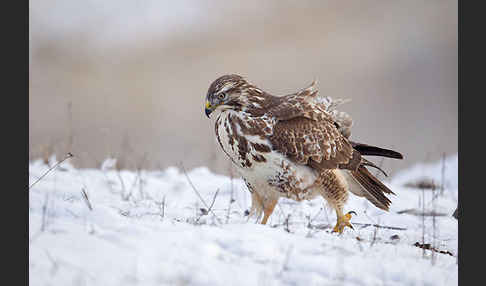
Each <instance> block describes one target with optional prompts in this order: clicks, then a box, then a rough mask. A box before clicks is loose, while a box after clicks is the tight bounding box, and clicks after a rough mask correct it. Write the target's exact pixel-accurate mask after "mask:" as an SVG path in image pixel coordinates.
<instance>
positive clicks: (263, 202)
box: [250, 191, 278, 224]
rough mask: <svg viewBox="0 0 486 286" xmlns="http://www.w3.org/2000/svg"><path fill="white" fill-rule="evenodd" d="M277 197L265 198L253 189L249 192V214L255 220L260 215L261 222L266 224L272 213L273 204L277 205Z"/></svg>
mask: <svg viewBox="0 0 486 286" xmlns="http://www.w3.org/2000/svg"><path fill="white" fill-rule="evenodd" d="M277 202H278V198H273V197H272V198H266V197H262V196H261V195H259V194H258V193H257V192H255V191H253V192H252V193H251V209H250V216H255V217H256V218H257V220H259V219H260V218H261V217H262V213H263V219H262V221H261V224H266V223H267V221H268V218H269V217H270V215H271V214H272V213H273V210H274V209H275V206H276V205H277Z"/></svg>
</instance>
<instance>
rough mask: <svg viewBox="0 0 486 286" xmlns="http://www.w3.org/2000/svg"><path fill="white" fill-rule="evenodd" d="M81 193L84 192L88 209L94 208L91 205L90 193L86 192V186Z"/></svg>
mask: <svg viewBox="0 0 486 286" xmlns="http://www.w3.org/2000/svg"><path fill="white" fill-rule="evenodd" d="M81 194H83V199H84V201H85V202H86V205H87V206H88V209H89V210H90V211H92V210H93V207H92V206H91V203H90V202H89V198H88V194H87V193H86V190H85V189H84V188H81Z"/></svg>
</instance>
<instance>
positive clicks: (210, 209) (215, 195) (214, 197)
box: [196, 189, 219, 222]
mask: <svg viewBox="0 0 486 286" xmlns="http://www.w3.org/2000/svg"><path fill="white" fill-rule="evenodd" d="M218 193H219V189H217V190H216V193H214V196H213V201H212V202H211V205H210V206H209V208H208V209H207V210H206V211H205V212H204V213H202V214H201V215H200V216H199V217H198V218H197V219H196V222H198V221H199V219H200V218H201V217H202V216H203V215H206V214H208V213H209V212H210V211H212V209H213V206H214V202H215V201H216V197H217V196H218Z"/></svg>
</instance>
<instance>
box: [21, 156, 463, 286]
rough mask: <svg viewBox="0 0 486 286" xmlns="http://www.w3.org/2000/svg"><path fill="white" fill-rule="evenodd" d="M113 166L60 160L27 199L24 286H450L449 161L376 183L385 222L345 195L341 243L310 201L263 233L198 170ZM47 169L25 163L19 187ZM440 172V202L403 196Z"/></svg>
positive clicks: (452, 195) (322, 210)
mask: <svg viewBox="0 0 486 286" xmlns="http://www.w3.org/2000/svg"><path fill="white" fill-rule="evenodd" d="M54 163H55V159H54V158H53V159H52V162H51V166H52V165H53V164H54ZM113 165H114V161H113V160H107V161H105V163H104V164H103V166H102V167H101V168H100V169H76V168H73V167H72V166H71V165H70V164H69V162H67V161H66V162H63V163H62V164H61V165H60V166H59V167H58V168H57V169H55V170H54V171H52V172H51V173H49V174H48V175H47V176H46V177H44V178H43V179H42V180H41V181H39V182H38V183H37V184H35V185H34V186H33V187H32V188H31V189H30V191H29V193H30V198H29V200H30V202H29V241H30V243H29V279H30V284H31V285H245V286H248V285H457V283H458V265H457V259H456V256H457V235H458V226H457V220H455V219H454V218H452V217H451V214H452V213H453V211H454V210H455V208H456V204H457V194H458V184H457V155H455V156H452V157H449V158H447V159H446V160H445V164H444V165H445V169H444V172H442V171H443V170H442V165H443V164H442V163H441V162H438V163H436V164H432V165H417V166H415V167H413V168H411V169H410V170H405V171H403V172H401V173H399V174H397V175H395V176H394V177H393V178H391V180H389V181H385V183H386V184H387V185H388V186H389V187H390V188H391V189H392V190H393V191H394V192H395V193H396V194H397V196H391V199H392V202H393V203H392V206H391V209H390V212H384V211H381V210H379V209H377V208H375V207H374V206H373V205H371V204H370V203H368V202H367V201H366V200H364V199H362V198H358V197H355V196H352V195H350V200H349V202H348V204H347V209H346V210H348V211H349V210H354V211H356V213H357V214H358V215H357V216H354V217H353V219H352V222H353V223H354V227H355V229H354V230H352V229H346V230H345V232H344V233H343V234H341V235H337V234H335V233H331V229H330V225H334V223H335V219H336V218H335V214H334V212H333V211H332V210H330V209H329V208H328V207H327V206H326V205H325V203H324V200H322V199H315V200H313V201H309V202H301V203H298V202H294V201H289V200H285V199H282V200H281V201H280V202H279V204H278V206H277V208H276V210H275V212H274V213H273V215H272V216H271V217H270V220H269V223H268V224H267V225H259V224H256V223H255V220H254V219H252V218H248V217H247V216H245V210H247V209H249V206H250V202H251V199H250V196H249V192H248V191H247V190H246V188H245V186H244V183H243V182H242V180H240V179H233V180H231V179H230V178H228V177H225V176H220V175H216V174H213V173H211V172H210V171H209V170H208V169H207V168H197V169H193V170H190V171H187V173H184V172H183V171H182V170H181V169H180V168H175V167H173V168H168V169H166V170H163V171H143V170H141V171H139V172H136V171H133V172H132V171H124V170H121V171H117V170H115V169H114V168H113ZM48 168H49V166H47V165H46V164H44V163H42V161H40V160H38V161H32V162H30V164H29V173H30V184H32V183H33V182H35V181H36V180H37V178H39V177H40V176H41V175H42V174H43V173H44V172H46V171H47V170H48ZM442 173H444V176H443V177H444V190H443V193H442V194H440V190H435V191H432V190H420V189H416V188H411V187H406V186H405V185H407V184H408V183H413V182H415V181H417V180H419V179H422V178H424V177H427V178H429V179H433V180H434V181H435V182H436V184H438V185H440V184H441V182H442ZM186 174H187V176H188V177H189V180H190V182H192V184H193V185H194V188H195V189H197V192H198V193H199V194H200V195H201V197H202V199H203V200H204V201H205V202H206V204H207V205H210V204H211V203H212V202H213V199H214V205H213V207H212V211H211V212H209V214H206V215H203V213H205V212H204V210H201V209H202V208H203V209H207V208H208V207H207V206H205V205H204V203H203V202H202V201H201V199H200V198H199V196H198V194H197V193H196V191H195V190H194V189H193V187H191V185H190V182H189V180H188V178H187V177H186ZM83 190H84V192H85V193H86V194H87V197H88V200H85V199H84V198H83ZM216 192H217V195H216V196H215V194H216ZM434 194H435V195H436V199H435V200H433V199H432V198H433V195H434ZM423 196H425V198H424V200H423ZM232 198H233V199H234V200H232ZM88 201H89V202H88ZM422 203H423V206H422ZM423 210H425V213H427V212H428V213H430V212H432V211H435V212H436V213H439V215H438V216H435V223H434V219H433V217H432V216H430V215H428V216H422V215H417V214H419V213H422V212H423ZM440 214H445V215H443V216H440ZM375 224H376V225H379V226H380V227H375V226H373V225H375ZM434 224H435V227H434ZM383 227H389V228H383ZM416 242H419V243H423V242H424V243H430V244H431V246H432V247H435V248H436V249H438V250H442V251H449V252H450V253H452V254H453V256H451V255H449V254H444V253H438V252H433V251H431V250H423V249H421V248H418V247H416V246H414V244H415V243H416Z"/></svg>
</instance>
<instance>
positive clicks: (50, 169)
mask: <svg viewBox="0 0 486 286" xmlns="http://www.w3.org/2000/svg"><path fill="white" fill-rule="evenodd" d="M71 157H74V155H73V154H71V153H70V152H68V153H67V154H66V157H64V159H62V160H61V161H59V162H57V163H56V164H55V165H54V166H52V167H51V168H49V170H47V171H46V172H45V173H44V174H42V176H40V177H39V179H37V181H35V182H34V183H32V185H30V186H29V190H30V189H31V188H32V187H33V186H34V185H35V184H37V183H38V182H39V181H40V180H42V178H44V177H45V176H46V175H47V174H49V173H50V172H51V171H52V170H54V169H55V168H57V166H59V165H60V164H61V163H62V162H64V161H66V160H67V159H69V158H71Z"/></svg>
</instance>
